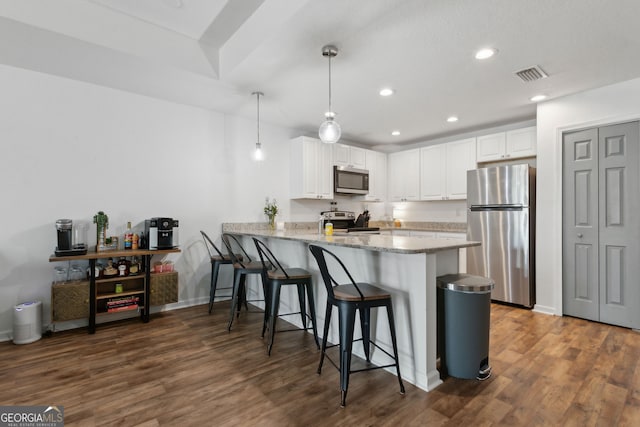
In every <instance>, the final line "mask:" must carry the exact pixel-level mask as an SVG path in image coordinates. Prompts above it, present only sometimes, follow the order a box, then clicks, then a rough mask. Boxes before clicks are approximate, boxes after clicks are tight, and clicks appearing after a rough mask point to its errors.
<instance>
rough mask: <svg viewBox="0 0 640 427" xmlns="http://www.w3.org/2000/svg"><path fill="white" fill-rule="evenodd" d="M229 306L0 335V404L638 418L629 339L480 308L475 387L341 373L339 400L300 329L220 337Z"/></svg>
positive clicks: (636, 355) (185, 416)
mask: <svg viewBox="0 0 640 427" xmlns="http://www.w3.org/2000/svg"><path fill="white" fill-rule="evenodd" d="M228 309H229V304H228V303H227V302H222V303H216V305H215V306H214V313H213V314H212V315H208V314H207V308H206V306H204V305H203V306H197V307H191V308H186V309H181V310H175V311H170V312H164V313H160V314H156V315H152V319H151V322H150V323H148V324H142V323H140V322H139V321H138V320H128V321H123V322H119V323H113V324H108V325H101V326H99V327H98V330H97V333H96V334H95V335H88V334H87V333H86V330H85V329H78V330H73V331H64V332H57V333H55V334H53V336H50V337H45V338H43V339H41V340H40V341H37V342H35V343H32V344H27V345H14V344H13V343H11V342H3V343H0V360H1V361H2V362H1V366H0V384H1V387H0V404H1V405H63V406H64V412H65V425H68V426H76V425H77V426H93V425H98V426H104V425H108V426H112V425H122V426H135V425H140V426H156V425H166V426H173V425H176V426H177V425H179V426H224V425H250V426H314V425H320V426H324V425H329V426H347V425H348V426H356V425H357V426H369V425H371V426H373V425H376V426H390V425H395V426H413V425H415V426H424V425H429V426H431V425H433V426H436V425H452V426H454V425H455V426H459V425H465V426H468V425H474V426H476V425H509V426H537V425H540V426H542V425H544V426H548V425H562V426H568V425H575V426H589V425H594V426H597V425H603V426H613V425H629V426H632V425H636V426H637V425H640V335H639V334H638V333H637V332H634V331H631V330H628V329H623V328H618V327H613V326H607V325H603V324H598V323H592V322H588V321H584V320H580V319H574V318H568V317H554V316H546V315H542V314H536V313H533V312H531V311H528V310H523V309H518V308H512V307H507V306H503V305H495V304H494V305H492V314H491V316H492V317H491V322H492V324H491V353H490V355H491V356H490V357H491V365H492V367H493V374H492V376H491V378H489V379H488V380H486V381H484V382H479V381H471V380H459V379H455V378H447V379H446V380H445V382H444V384H442V385H441V386H440V387H438V388H437V389H436V390H434V391H432V392H430V393H426V392H424V391H422V390H420V389H418V388H416V387H414V386H412V385H411V384H408V383H406V384H405V385H406V389H407V390H406V394H405V395H404V396H402V395H400V394H399V393H398V383H397V380H396V378H395V377H394V376H393V375H392V374H390V373H388V372H385V371H370V372H365V373H359V374H353V375H352V376H351V383H350V387H349V395H348V400H347V407H346V408H344V409H341V408H340V407H339V402H340V391H339V379H338V372H337V371H336V370H335V369H334V368H333V367H332V366H331V365H330V364H328V363H327V364H325V368H324V369H323V372H322V375H317V374H316V368H317V363H318V357H319V352H318V350H317V349H316V348H315V345H314V343H313V339H312V337H311V335H310V334H303V333H299V332H287V333H280V334H277V335H276V343H275V346H274V348H273V352H272V355H271V357H267V355H266V346H265V343H264V341H263V340H262V339H261V338H260V330H261V320H262V316H261V315H260V314H246V313H244V312H243V314H242V315H241V317H240V319H239V320H238V321H237V322H235V323H234V329H233V330H232V331H231V333H229V332H227V329H226V321H227V315H228Z"/></svg>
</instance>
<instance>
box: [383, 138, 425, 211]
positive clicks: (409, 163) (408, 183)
mask: <svg viewBox="0 0 640 427" xmlns="http://www.w3.org/2000/svg"><path fill="white" fill-rule="evenodd" d="M388 166H389V168H388V176H389V179H388V183H389V188H388V191H389V198H390V199H391V201H394V202H404V201H412V200H419V199H420V149H418V148H416V149H413V150H407V151H400V152H397V153H391V154H389V157H388Z"/></svg>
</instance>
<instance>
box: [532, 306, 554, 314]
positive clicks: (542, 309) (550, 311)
mask: <svg viewBox="0 0 640 427" xmlns="http://www.w3.org/2000/svg"><path fill="white" fill-rule="evenodd" d="M532 311H535V312H536V313H542V314H549V315H551V316H556V309H555V307H548V306H545V305H539V304H536V305H534V306H533V310H532Z"/></svg>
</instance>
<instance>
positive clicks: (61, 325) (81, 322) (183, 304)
mask: <svg viewBox="0 0 640 427" xmlns="http://www.w3.org/2000/svg"><path fill="white" fill-rule="evenodd" d="M208 302H209V297H208V296H206V297H199V298H192V299H190V300H186V301H179V302H176V303H173V304H167V305H159V306H153V307H151V313H152V314H153V313H160V312H163V311H171V310H178V309H180V308H187V307H192V306H194V305H202V304H207V303H208ZM122 315H123V317H122V318H123V319H124V318H127V317H131V315H130V314H128V313H122ZM110 320H118V319H114V318H111V319H110ZM88 325H89V319H78V320H69V321H67V322H57V323H50V324H44V325H42V331H43V333H45V332H47V331H52V332H60V331H68V330H70V329H77V328H86V327H87V326H88ZM12 339H13V330H6V331H0V342H4V341H11V340H12Z"/></svg>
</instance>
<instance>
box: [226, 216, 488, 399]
mask: <svg viewBox="0 0 640 427" xmlns="http://www.w3.org/2000/svg"><path fill="white" fill-rule="evenodd" d="M223 232H226V233H232V234H236V235H238V236H243V237H244V242H243V245H244V246H245V248H247V249H248V250H250V252H252V253H255V251H254V250H252V249H253V248H254V244H253V241H251V237H258V238H261V239H262V240H264V241H265V242H266V243H267V245H268V246H269V247H270V248H271V250H272V251H273V252H274V254H275V255H276V256H277V257H278V259H279V260H280V261H281V262H283V263H284V264H285V265H287V266H291V267H301V268H305V269H307V270H309V271H311V272H312V274H313V275H314V282H315V290H316V297H315V301H316V304H317V305H318V307H316V313H317V317H318V319H317V321H318V324H319V325H322V324H324V317H323V316H324V312H325V311H324V308H325V304H326V291H325V288H324V285H323V284H322V278H321V276H320V272H319V269H318V266H317V264H316V262H315V260H314V259H313V257H312V255H311V253H310V252H309V250H308V245H309V244H310V243H312V244H315V245H319V246H323V247H326V248H327V249H328V250H330V251H332V252H334V253H335V254H336V255H337V256H338V257H339V258H340V259H341V260H342V261H343V262H344V263H345V265H346V266H347V268H348V269H349V271H350V273H351V275H352V276H353V277H354V279H355V280H356V281H366V282H369V283H372V284H375V285H377V286H380V287H382V288H384V289H386V290H387V291H388V292H389V293H391V295H392V299H393V310H394V316H395V319H396V334H397V340H398V351H399V358H400V372H401V373H402V377H403V379H406V380H407V381H409V382H411V383H412V384H415V385H416V386H418V387H420V388H421V389H423V390H426V391H430V390H433V389H434V388H435V387H437V386H438V385H439V384H441V383H442V381H441V379H440V374H439V372H438V370H437V369H436V341H437V339H436V338H437V329H436V319H437V313H436V310H437V303H436V277H437V276H440V275H444V274H449V273H456V272H458V250H459V249H460V248H466V247H471V246H478V245H480V243H479V242H470V241H466V240H449V239H436V238H427V237H411V236H394V235H387V234H362V235H353V236H352V235H348V236H325V235H321V234H318V232H317V231H315V232H314V230H312V229H309V228H307V229H286V230H269V229H264V228H263V229H260V228H257V227H254V226H252V225H251V224H233V223H227V224H223ZM256 280H257V279H256ZM248 285H249V286H250V287H253V289H257V287H258V286H257V282H248ZM297 304H298V303H297V296H296V294H295V293H294V292H293V291H292V292H291V293H287V294H285V292H283V293H282V295H281V305H282V306H283V307H287V308H282V311H283V312H293V311H296V310H297V309H298V305H297ZM333 315H334V316H337V313H336V312H335V311H334V313H333ZM296 319H297V318H296V317H294V316H292V317H291V318H289V319H287V320H288V321H291V322H293V323H295V322H296ZM386 322H387V317H386V315H385V314H384V313H376V314H372V324H373V325H374V326H373V327H372V335H373V337H374V340H375V341H376V342H377V343H378V344H379V345H382V346H383V347H384V348H386V349H390V348H391V343H390V336H389V333H388V331H389V328H388V325H387V323H386ZM332 324H333V325H336V324H337V320H336V322H335V323H333V322H332ZM298 326H300V325H298ZM336 329H337V328H332V329H330V330H329V334H330V335H329V337H328V339H329V341H331V342H334V343H335V342H338V335H337V330H336ZM356 329H359V327H358V326H356ZM359 333H360V332H359V331H356V332H355V335H356V336H359ZM354 354H356V355H358V356H361V357H362V356H363V352H362V347H361V345H355V346H354ZM385 357H386V356H385V355H384V354H383V353H382V352H379V351H374V352H373V353H372V361H373V363H376V364H381V363H384V362H385V361H386V358H385Z"/></svg>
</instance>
